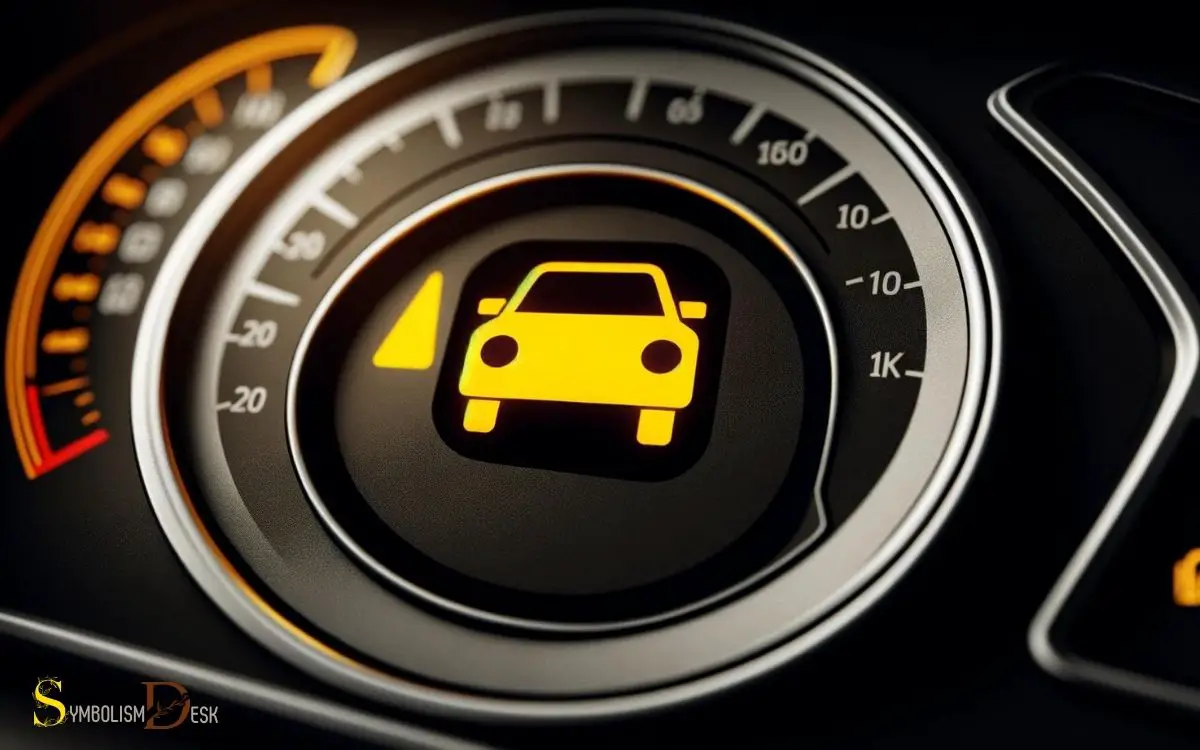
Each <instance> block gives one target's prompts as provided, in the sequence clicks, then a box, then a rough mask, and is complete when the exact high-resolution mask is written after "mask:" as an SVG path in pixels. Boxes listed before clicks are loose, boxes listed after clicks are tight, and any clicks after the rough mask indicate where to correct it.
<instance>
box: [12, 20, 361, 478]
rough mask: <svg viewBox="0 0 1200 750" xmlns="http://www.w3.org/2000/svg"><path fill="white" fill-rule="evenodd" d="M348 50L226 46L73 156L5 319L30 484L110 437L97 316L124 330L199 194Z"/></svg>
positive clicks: (306, 37) (331, 37) (267, 37)
mask: <svg viewBox="0 0 1200 750" xmlns="http://www.w3.org/2000/svg"><path fill="white" fill-rule="evenodd" d="M355 46H356V42H355V37H354V35H353V34H351V33H350V32H349V31H347V30H346V29H343V28H339V27H333V26H304V27H294V28H288V29H281V30H277V31H272V32H268V33H265V34H260V35H258V36H255V37H252V38H249V39H245V40H243V41H240V42H238V43H236V44H232V45H230V46H228V47H225V48H224V49H221V50H219V51H217V52H214V53H212V54H211V55H209V56H207V57H205V58H203V59H201V60H199V61H197V62H196V63H194V64H193V65H191V66H189V67H188V68H186V69H184V70H182V71H180V72H179V73H177V74H176V75H174V76H173V77H171V78H170V79H168V80H166V81H164V82H163V83H162V84H161V85H159V86H158V87H157V88H155V89H154V90H153V91H151V92H150V93H148V94H146V96H145V97H143V98H142V99H141V100H140V101H138V102H137V103H136V104H135V105H134V106H133V107H131V108H130V109H129V110H128V111H127V112H126V113H125V114H124V115H122V116H121V117H120V118H119V119H118V120H117V121H116V122H114V123H113V124H112V126H111V127H109V128H108V130H106V131H105V132H104V134H103V135H102V136H101V137H100V138H99V140H97V141H96V143H95V144H94V145H93V146H92V148H91V149H89V150H88V152H87V153H86V154H85V155H84V156H83V158H82V159H81V160H80V161H79V163H78V165H77V166H76V167H75V169H74V171H73V172H72V173H71V175H70V176H69V177H68V178H67V180H66V182H65V183H64V184H63V186H62V188H61V189H60V190H59V192H58V194H57V195H56V196H55V198H54V201H53V203H52V204H51V206H50V208H49V210H48V211H47V212H46V215H45V218H44V219H43V221H42V223H41V225H40V226H39V227H38V230H37V233H36V235H35V236H34V239H33V242H32V244H31V245H30V248H29V252H28V255H27V256H26V260H25V265H24V267H23V268H22V271H21V276H20V280H19V282H18V285H17V289H16V293H15V295H14V298H13V307H12V313H11V315H10V318H9V327H8V336H7V343H6V350H5V385H6V391H5V393H6V397H7V399H8V409H9V415H10V419H11V422H12V428H13V435H14V438H15V440H16V445H17V448H18V451H19V453H20V456H21V463H22V465H23V466H24V468H25V473H26V475H27V476H28V477H29V478H31V479H32V478H35V477H37V476H39V475H41V474H44V473H46V472H48V471H50V470H52V469H54V468H56V467H58V466H60V465H62V464H63V463H65V462H67V461H70V460H71V459H73V458H75V457H77V456H79V455H81V454H82V453H84V452H86V451H88V450H91V449H92V448H95V447H97V446H99V445H101V444H103V443H104V442H105V440H107V439H108V430H107V429H106V428H105V426H104V424H105V419H104V415H103V414H102V413H101V409H100V408H99V403H100V402H99V400H98V399H97V394H96V389H97V388H102V387H103V385H102V383H97V382H95V381H96V380H100V381H103V375H101V376H100V377H99V378H96V377H95V373H94V372H93V369H94V368H93V367H92V366H91V365H90V364H89V353H90V352H92V351H94V350H95V349H96V348H97V346H98V345H99V346H103V343H102V342H100V343H99V344H98V342H97V339H103V338H104V337H105V335H106V334H105V330H104V326H103V325H98V321H103V320H113V321H117V325H118V326H119V325H120V323H119V321H121V320H129V319H130V318H131V316H136V314H137V313H139V312H140V311H141V305H142V300H143V296H144V292H145V291H146V290H147V288H148V286H149V281H150V280H152V278H153V274H154V272H155V271H156V270H157V268H158V263H159V262H160V261H161V256H162V253H163V252H165V250H166V248H167V247H168V246H169V245H170V243H171V241H172V239H173V238H174V235H175V233H176V232H177V231H178V229H179V227H180V226H181V225H182V222H183V219H185V218H186V217H187V215H188V213H189V212H190V210H191V208H193V207H194V206H195V205H196V204H197V203H198V202H199V198H200V197H201V196H203V194H204V192H205V191H206V190H207V189H208V188H209V187H210V186H211V185H212V183H213V182H215V180H216V179H217V177H218V176H219V175H220V174H221V173H222V172H224V170H225V168H226V167H228V165H229V164H231V163H232V162H233V161H234V160H235V159H236V158H237V157H238V155H239V154H240V153H241V152H242V151H244V150H245V149H246V147H247V146H248V145H249V144H251V143H253V142H254V141H255V140H257V138H258V137H259V136H260V135H261V134H262V133H263V132H264V131H266V130H268V129H269V128H270V127H271V126H272V125H274V124H275V123H276V122H277V121H278V120H279V119H280V118H281V117H282V116H283V115H284V114H285V113H286V112H287V111H289V110H290V109H291V108H292V107H293V106H294V104H295V100H296V99H299V98H302V97H301V96H298V94H297V92H298V91H305V90H319V89H322V88H324V87H325V86H327V85H329V84H330V83H332V82H333V81H335V80H337V79H338V78H339V77H341V75H342V74H343V73H344V72H345V70H346V67H347V66H348V65H349V63H350V61H351V59H352V57H353V56H354V51H355ZM289 97H291V100H289ZM134 319H136V317H134Z"/></svg>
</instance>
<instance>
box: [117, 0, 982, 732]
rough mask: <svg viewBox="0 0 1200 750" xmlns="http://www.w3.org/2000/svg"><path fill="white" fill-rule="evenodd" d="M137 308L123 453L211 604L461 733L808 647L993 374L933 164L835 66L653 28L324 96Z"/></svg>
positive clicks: (877, 580)
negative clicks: (133, 457) (461, 720)
mask: <svg viewBox="0 0 1200 750" xmlns="http://www.w3.org/2000/svg"><path fill="white" fill-rule="evenodd" d="M515 50H520V51H521V52H520V55H519V56H514V51H515ZM148 305H149V307H148V309H147V312H148V314H147V316H146V321H145V323H144V324H143V327H142V330H141V333H140V336H139V341H138V346H139V351H138V355H139V356H138V358H137V362H138V367H139V369H138V372H137V373H136V374H135V378H134V386H133V396H134V413H133V417H134V430H135V436H136V442H137V448H138V454H139V459H140V461H141V462H142V464H143V468H144V473H145V477H146V481H147V486H148V488H149V491H150V494H151V497H152V500H153V502H154V505H155V509H156V511H157V512H158V514H159V516H160V518H161V520H162V522H163V525H164V528H165V530H166V531H167V533H168V535H169V537H170V538H171V540H172V542H173V543H174V544H175V545H176V547H177V549H179V551H180V554H181V556H182V557H183V559H184V560H185V562H186V563H187V564H188V566H189V569H190V570H191V571H192V573H193V575H194V576H195V577H196V579H197V580H198V581H199V582H200V584H201V585H202V586H204V587H205V589H206V590H207V591H208V592H209V593H210V595H212V596H213V598H214V599H215V600H216V602H217V603H218V604H219V605H220V606H221V607H222V608H223V609H224V610H225V611H226V612H227V613H228V614H229V615H230V616H231V617H233V618H234V619H235V620H236V621H238V622H239V623H240V624H241V625H242V626H243V627H244V628H245V629H246V630H247V631H248V632H249V633H250V634H251V635H253V636H255V637H256V638H258V639H259V640H261V641H262V642H263V643H264V644H265V645H267V646H269V647H271V648H273V649H274V650H276V651H277V652H278V653H279V654H281V655H282V656H284V657H285V658H288V659H290V660H292V661H294V662H295V663H297V664H298V665H299V666H301V667H303V668H305V669H307V670H309V671H311V672H313V673H315V674H317V675H319V676H322V677H324V678H326V679H328V680H330V681H333V682H335V683H336V684H339V685H341V686H343V687H346V688H348V689H351V690H356V691H359V692H362V693H364V694H368V695H371V696H373V697H375V698H378V699H382V700H388V701H392V702H396V703H400V704H403V705H409V706H415V707H419V708H424V709H427V710H436V711H443V712H445V711H452V712H455V713H459V714H464V715H472V716H482V717H489V716H490V717H497V716H510V717H524V718H538V717H540V718H555V717H569V716H581V715H601V714H609V713H615V712H623V711H630V710H637V709H639V708H644V707H650V706H655V705H661V704H663V703H668V702H673V701H678V700H682V699H685V698H688V697H692V696H696V695H700V694H702V693H704V692H706V691H708V690H712V689H716V688H718V687H721V686H724V685H727V684H729V683H731V682H733V681H737V680H740V679H744V678H746V677H749V676H752V675H754V674H757V673H759V672H761V671H763V670H764V669H766V668H768V667H770V666H772V665H775V664H778V663H781V662H782V661H783V660H784V659H786V658H789V657H791V656H794V655H796V654H798V653H801V652H802V651H804V650H806V649H808V648H811V647H812V646H813V645H815V644H816V643H818V642H819V641H820V640H821V639H822V638H824V637H826V636H827V635H828V634H829V633H830V632H831V631H832V630H833V629H834V628H835V627H837V626H838V625H840V624H841V623H842V622H844V621H846V620H847V619H848V617H847V616H848V615H850V614H852V613H854V612H857V611H860V610H861V609H862V607H863V606H864V605H865V604H867V603H869V602H870V601H872V600H873V599H874V598H876V597H877V596H878V595H879V594H880V593H881V592H882V591H883V590H884V589H885V588H886V587H887V586H888V585H889V584H890V583H891V581H892V580H894V578H895V577H896V576H897V575H898V574H899V572H901V571H902V570H903V568H904V567H906V566H907V565H908V564H909V563H910V562H911V560H912V558H913V557H914V556H915V555H917V554H919V552H920V549H921V548H922V547H923V545H924V543H925V542H926V541H927V538H928V536H929V535H930V534H932V533H933V531H934V530H936V527H937V526H938V524H939V522H940V519H941V518H942V517H943V516H944V514H945V513H946V511H947V510H948V509H949V507H950V505H951V504H952V502H953V500H954V499H955V497H956V495H957V494H958V492H959V491H960V489H961V484H962V482H963V481H965V480H966V478H967V474H968V473H969V470H970V467H971V464H972V462H973V457H974V454H975V452H976V450H977V449H978V445H979V441H980V440H981V438H982V435H983V433H984V432H985V427H986V421H987V414H988V410H989V408H990V402H991V394H992V393H993V391H994V386H995V377H994V367H995V363H996V357H995V349H996V346H997V341H998V336H997V333H998V331H997V329H996V327H995V314H996V310H995V307H994V306H995V299H994V294H993V292H992V289H991V279H990V274H989V272H988V265H987V258H986V255H985V248H984V247H983V246H982V240H981V238H980V236H979V234H978V232H977V231H976V225H975V223H974V221H973V219H972V217H971V216H970V214H969V213H968V210H967V207H966V206H965V205H964V203H963V201H962V199H961V196H960V194H959V192H958V190H957V189H956V188H955V186H954V185H953V184H952V183H951V182H950V181H949V179H948V177H947V175H946V172H945V170H944V168H943V167H942V166H941V165H940V164H938V163H937V162H936V161H935V160H934V157H933V156H932V155H931V154H930V152H929V149H928V148H927V147H926V146H924V145H923V144H922V142H921V141H920V140H919V139H918V137H917V136H916V135H915V134H914V133H913V132H912V131H911V129H910V128H909V127H908V126H906V125H905V124H904V123H903V122H902V121H901V120H900V119H899V118H898V116H897V115H896V114H895V113H894V112H893V111H891V110H890V109H889V108H887V107H886V105H885V104H884V103H883V102H882V101H881V100H880V99H878V97H876V96H875V95H873V94H871V93H870V92H869V91H868V90H866V89H865V88H864V87H863V86H862V85H861V84H859V83H857V82H855V81H854V80H853V79H851V78H849V76H847V75H846V74H844V73H842V72H841V71H839V70H838V69H836V68H834V67H833V66H832V65H830V64H829V63H827V62H825V61H823V60H820V59H819V58H816V57H815V56H813V55H811V54H809V53H806V52H804V51H802V50H799V49H795V48H791V47H788V46H786V45H784V44H783V43H781V42H778V41H776V40H773V39H770V38H766V37H762V36H759V35H756V34H754V33H753V32H748V31H745V30H741V29H736V28H731V27H727V26H724V25H718V24H715V23H712V22H708V21H700V20H696V19H689V18H680V17H675V16H661V15H640V16H627V15H607V16H606V15H581V16H580V15H567V16H555V17H550V18H538V19H533V20H529V19H525V20H521V21H516V22H506V23H502V24H498V25H494V26H491V27H486V28H481V29H475V30H472V31H469V32H465V33H462V34H459V35H455V36H453V37H450V38H445V39H439V40H435V41H433V42H430V43H427V44H425V45H422V46H419V47H417V48H413V49H409V50H405V51H403V52H400V53H397V54H396V55H393V56H391V57H387V58H383V59H381V60H379V61H377V62H376V63H374V64H372V65H370V66H367V67H366V68H364V69H362V70H361V71H359V72H358V73H355V74H353V75H351V76H348V77H347V78H346V79H345V80H344V81H342V82H339V83H338V84H336V85H334V86H332V87H331V88H330V89H329V90H327V91H326V92H324V93H322V94H321V95H319V96H317V97H315V98H314V99H313V100H311V101H310V102H309V103H308V104H306V105H304V106H303V107H301V108H300V109H299V110H298V111H297V112H296V113H295V114H293V115H292V116H290V117H289V118H288V119H287V120H285V121H284V122H282V123H280V125H279V126H278V127H277V129H276V131H274V132H273V133H272V135H271V136H269V137H268V138H267V139H266V140H264V141H263V142H262V143H260V144H259V145H258V146H256V147H255V149H253V150H252V151H251V152H248V153H247V154H246V156H245V157H243V159H242V160H241V161H240V162H239V163H238V164H237V165H235V167H234V168H233V169H231V170H230V172H229V174H228V175H227V176H226V177H225V178H224V180H223V184H222V185H218V186H217V189H214V190H213V192H212V194H211V196H210V197H209V199H208V200H207V201H206V204H205V205H202V206H201V207H200V208H199V209H198V210H197V212H196V215H195V218H194V219H193V220H192V222H191V223H190V224H189V226H188V227H186V228H185V230H184V231H183V233H181V235H180V238H179V240H178V241H177V242H176V243H175V245H174V247H173V248H172V250H171V253H170V255H169V257H168V258H167V261H166V265H165V266H164V271H163V273H162V276H161V279H160V281H159V283H158V284H157V285H156V286H155V288H154V290H153V292H152V295H151V298H150V300H149V302H148Z"/></svg>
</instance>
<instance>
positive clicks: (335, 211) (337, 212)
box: [309, 193, 358, 229]
mask: <svg viewBox="0 0 1200 750" xmlns="http://www.w3.org/2000/svg"><path fill="white" fill-rule="evenodd" d="M309 202H310V204H311V205H312V207H313V208H314V209H316V210H317V211H318V212H319V213H321V214H324V216H325V218H327V219H331V220H333V221H336V222H337V223H338V224H341V225H342V226H344V227H345V228H346V229H353V228H354V227H356V226H358V217H357V216H355V215H354V212H353V211H351V210H350V209H348V208H346V207H345V206H343V205H342V204H341V203H338V202H337V201H335V200H334V199H333V198H330V197H329V196H328V195H326V194H325V193H317V194H316V195H314V196H313V197H312V199H311V200H310V201H309Z"/></svg>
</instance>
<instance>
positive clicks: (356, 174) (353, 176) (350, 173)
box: [342, 164, 363, 185]
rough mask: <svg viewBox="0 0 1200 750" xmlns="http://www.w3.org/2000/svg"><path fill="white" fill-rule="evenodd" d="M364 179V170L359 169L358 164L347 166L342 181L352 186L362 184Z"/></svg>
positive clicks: (343, 170)
mask: <svg viewBox="0 0 1200 750" xmlns="http://www.w3.org/2000/svg"><path fill="white" fill-rule="evenodd" d="M362 178H363V173H362V170H361V169H359V168H358V165H357V164H347V165H346V166H345V167H343V168H342V179H343V180H345V181H346V182H348V183H350V184H351V185H357V184H358V183H360V182H362Z"/></svg>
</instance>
